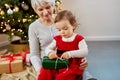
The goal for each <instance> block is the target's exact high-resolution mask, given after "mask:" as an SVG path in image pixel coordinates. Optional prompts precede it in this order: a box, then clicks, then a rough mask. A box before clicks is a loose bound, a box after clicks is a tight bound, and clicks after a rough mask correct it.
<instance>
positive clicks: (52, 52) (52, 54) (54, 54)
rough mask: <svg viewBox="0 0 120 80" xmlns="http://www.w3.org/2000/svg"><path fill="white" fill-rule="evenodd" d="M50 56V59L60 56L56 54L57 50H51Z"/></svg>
mask: <svg viewBox="0 0 120 80" xmlns="http://www.w3.org/2000/svg"><path fill="white" fill-rule="evenodd" d="M48 57H49V59H55V58H57V57H58V56H57V55H56V52H55V51H51V52H50V53H49V54H48Z"/></svg>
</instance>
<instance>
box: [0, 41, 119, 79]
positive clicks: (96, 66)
mask: <svg viewBox="0 0 120 80" xmlns="http://www.w3.org/2000/svg"><path fill="white" fill-rule="evenodd" d="M87 44H88V48H89V55H88V56H87V60H88V62H89V66H88V71H89V72H90V73H91V74H92V75H93V76H94V77H95V78H97V79H98V80H120V41H88V42H87ZM5 48H8V49H10V46H5V47H2V48H0V50H1V49H5Z"/></svg>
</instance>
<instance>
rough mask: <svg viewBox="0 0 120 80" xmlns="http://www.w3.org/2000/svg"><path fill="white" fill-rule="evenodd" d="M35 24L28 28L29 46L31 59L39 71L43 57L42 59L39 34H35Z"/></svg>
mask: <svg viewBox="0 0 120 80" xmlns="http://www.w3.org/2000/svg"><path fill="white" fill-rule="evenodd" d="M33 27H34V26H30V27H29V30H28V36H29V45H30V46H29V47H30V60H31V63H32V65H33V67H34V68H35V70H36V71H37V72H38V71H39V69H40V67H41V66H42V65H41V59H40V45H39V40H38V39H37V35H36V34H35V29H34V28H33Z"/></svg>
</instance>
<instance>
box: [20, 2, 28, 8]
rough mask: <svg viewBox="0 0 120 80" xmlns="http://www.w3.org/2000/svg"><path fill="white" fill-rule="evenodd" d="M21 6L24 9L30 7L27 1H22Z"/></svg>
mask: <svg viewBox="0 0 120 80" xmlns="http://www.w3.org/2000/svg"><path fill="white" fill-rule="evenodd" d="M21 7H22V8H23V9H24V10H28V9H29V6H28V5H27V4H26V3H25V2H22V4H21Z"/></svg>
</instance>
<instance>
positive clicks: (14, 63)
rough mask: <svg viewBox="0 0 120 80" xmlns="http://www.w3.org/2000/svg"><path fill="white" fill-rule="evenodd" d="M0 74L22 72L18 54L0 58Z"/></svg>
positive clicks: (20, 58)
mask: <svg viewBox="0 0 120 80" xmlns="http://www.w3.org/2000/svg"><path fill="white" fill-rule="evenodd" d="M0 57H1V58H0V74H2V73H15V72H20V71H23V60H22V56H20V54H13V55H5V56H0Z"/></svg>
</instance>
